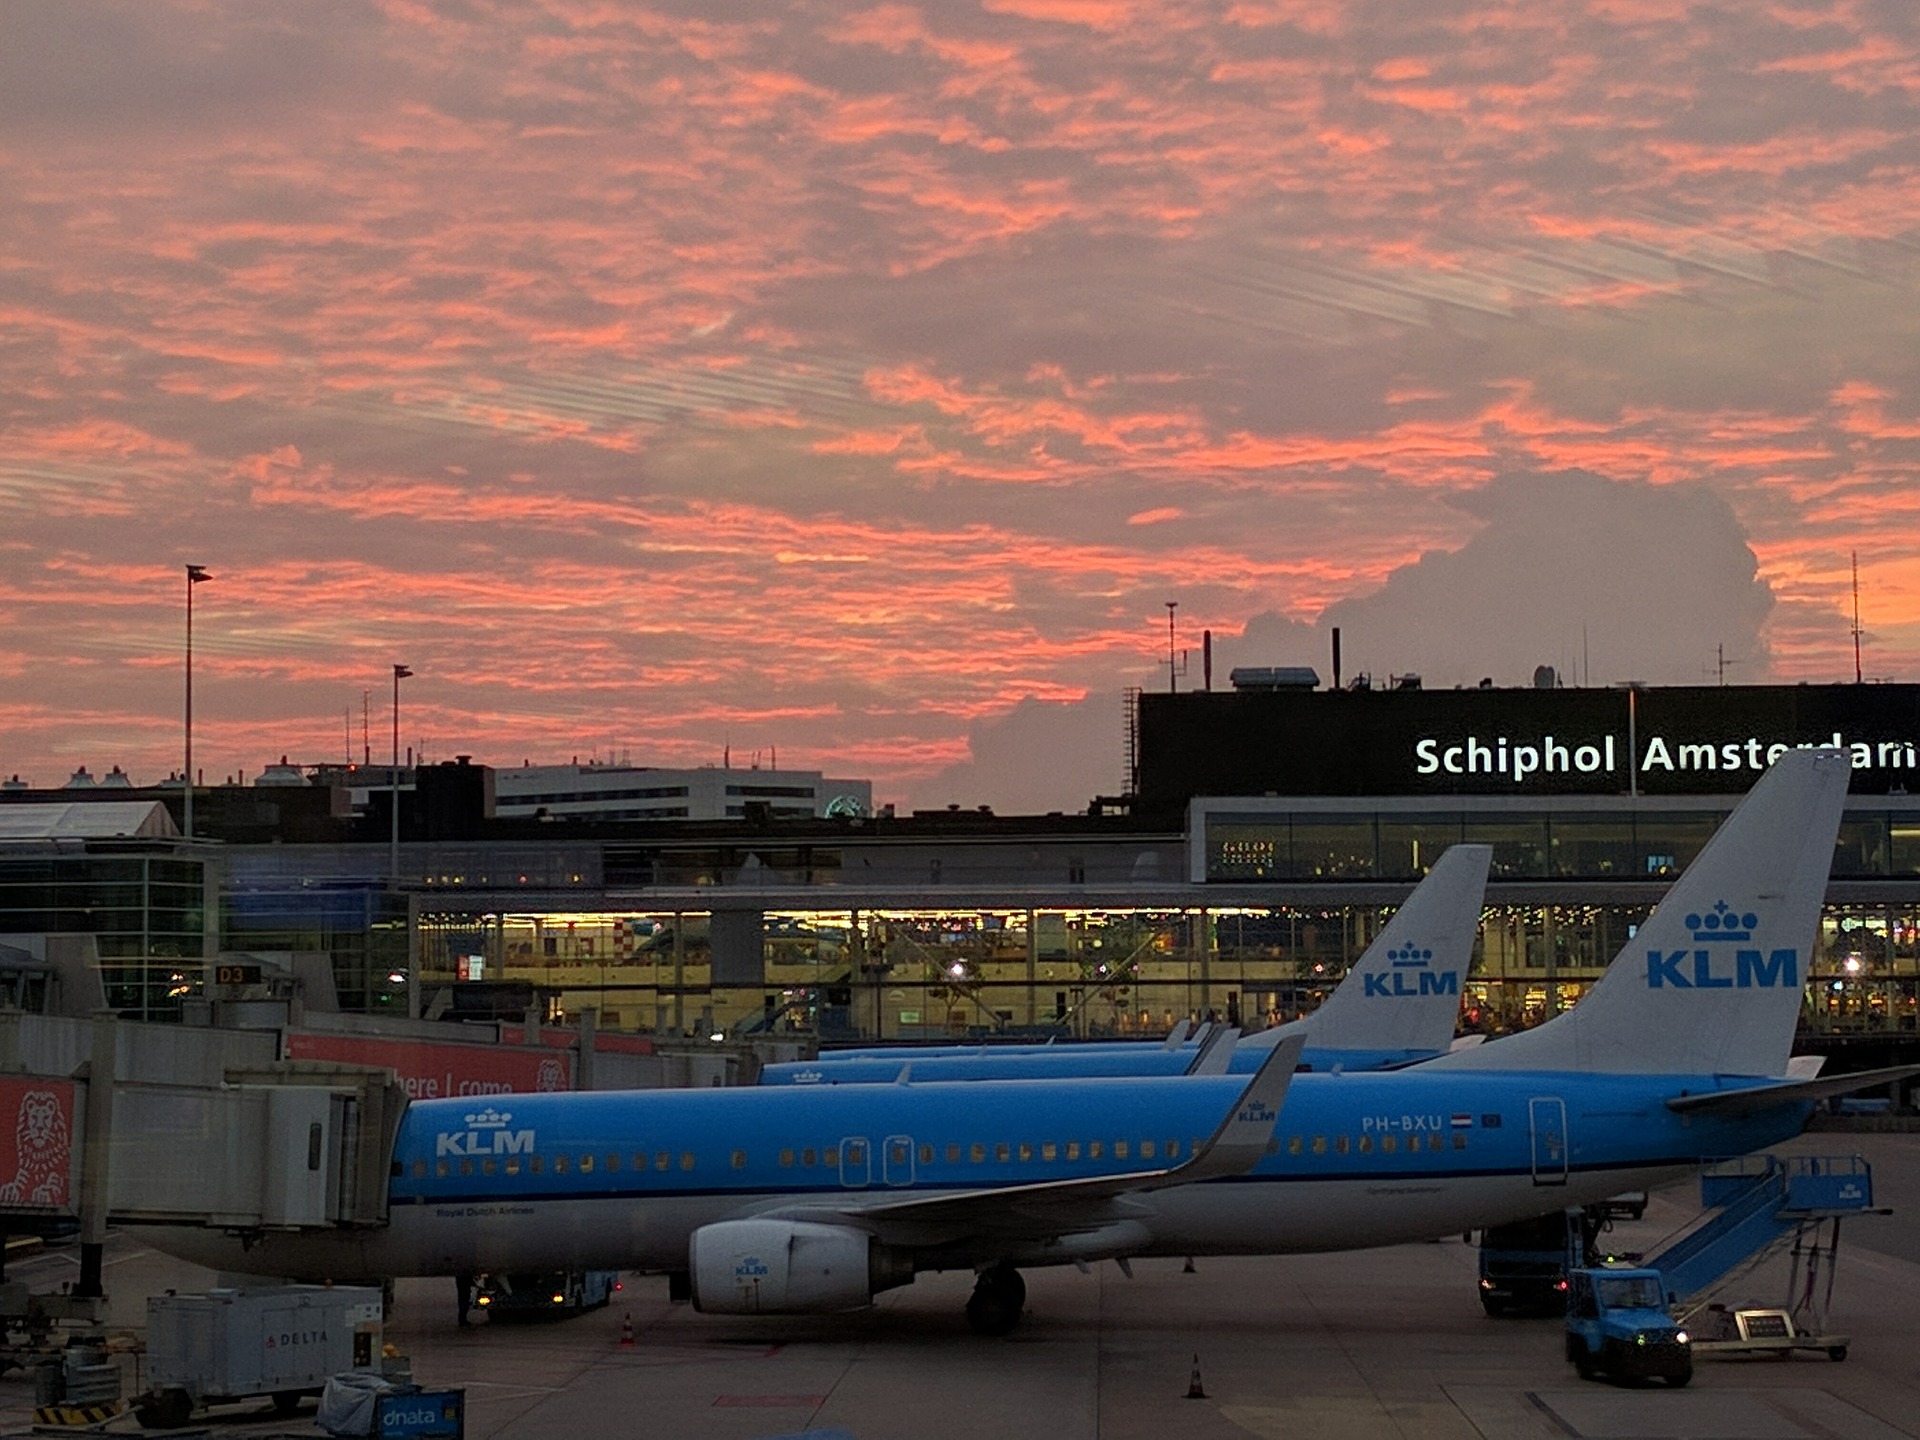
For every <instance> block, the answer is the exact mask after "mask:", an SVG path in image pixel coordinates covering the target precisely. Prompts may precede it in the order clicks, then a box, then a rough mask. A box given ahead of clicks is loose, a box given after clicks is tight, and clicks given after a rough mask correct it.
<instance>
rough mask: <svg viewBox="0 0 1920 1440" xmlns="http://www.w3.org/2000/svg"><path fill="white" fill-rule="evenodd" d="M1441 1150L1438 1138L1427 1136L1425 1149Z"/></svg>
mask: <svg viewBox="0 0 1920 1440" xmlns="http://www.w3.org/2000/svg"><path fill="white" fill-rule="evenodd" d="M1441 1148H1442V1146H1441V1144H1440V1137H1439V1136H1438V1135H1429V1136H1427V1149H1429V1150H1439V1149H1441Z"/></svg>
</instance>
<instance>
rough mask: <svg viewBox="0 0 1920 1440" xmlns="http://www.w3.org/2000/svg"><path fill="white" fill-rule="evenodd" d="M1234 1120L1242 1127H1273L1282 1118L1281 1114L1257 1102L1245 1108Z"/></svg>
mask: <svg viewBox="0 0 1920 1440" xmlns="http://www.w3.org/2000/svg"><path fill="white" fill-rule="evenodd" d="M1234 1118H1235V1119H1236V1120H1238V1121H1239V1122H1240V1123H1241V1124H1242V1125H1271V1124H1272V1123H1273V1122H1274V1121H1276V1120H1278V1119H1279V1118H1280V1112H1279V1111H1278V1110H1274V1109H1270V1108H1269V1107H1268V1106H1266V1105H1263V1104H1262V1103H1261V1102H1260V1101H1258V1100H1255V1101H1254V1102H1252V1103H1251V1104H1250V1105H1246V1106H1244V1107H1243V1108H1242V1109H1241V1111H1240V1113H1239V1114H1238V1115H1236V1116H1235V1117H1234Z"/></svg>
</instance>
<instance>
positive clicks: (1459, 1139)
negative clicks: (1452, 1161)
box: [1453, 1130, 1467, 1150]
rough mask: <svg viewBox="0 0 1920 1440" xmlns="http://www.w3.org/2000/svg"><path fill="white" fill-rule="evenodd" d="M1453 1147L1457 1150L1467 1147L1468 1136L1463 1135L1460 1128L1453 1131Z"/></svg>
mask: <svg viewBox="0 0 1920 1440" xmlns="http://www.w3.org/2000/svg"><path fill="white" fill-rule="evenodd" d="M1453 1148H1454V1149H1456V1150H1464V1149H1466V1148H1467V1137H1466V1136H1465V1135H1462V1134H1461V1133H1460V1132H1459V1131H1458V1130H1456V1131H1454V1132H1453Z"/></svg>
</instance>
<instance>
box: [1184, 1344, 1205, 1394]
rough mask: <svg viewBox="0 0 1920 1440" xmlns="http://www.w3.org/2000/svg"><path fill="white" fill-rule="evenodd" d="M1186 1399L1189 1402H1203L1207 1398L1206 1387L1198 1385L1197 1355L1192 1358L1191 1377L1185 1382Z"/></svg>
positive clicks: (1198, 1363) (1198, 1367)
mask: <svg viewBox="0 0 1920 1440" xmlns="http://www.w3.org/2000/svg"><path fill="white" fill-rule="evenodd" d="M1187 1398H1188V1399H1189V1400H1204V1399H1206V1398H1207V1387H1206V1386H1204V1385H1202V1384H1201V1383H1200V1357H1199V1356H1198V1355H1196V1356H1194V1357H1193V1375H1192V1376H1191V1378H1189V1379H1188V1381H1187Z"/></svg>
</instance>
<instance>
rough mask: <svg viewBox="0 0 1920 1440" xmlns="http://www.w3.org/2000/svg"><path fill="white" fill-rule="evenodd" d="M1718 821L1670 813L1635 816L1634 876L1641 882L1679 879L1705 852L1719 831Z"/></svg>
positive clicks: (1717, 817)
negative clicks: (1662, 877) (1702, 851)
mask: <svg viewBox="0 0 1920 1440" xmlns="http://www.w3.org/2000/svg"><path fill="white" fill-rule="evenodd" d="M1720 820H1721V817H1720V816H1718V815H1698V814H1676V813H1674V812H1672V811H1646V812H1642V813H1641V814H1640V815H1637V816H1635V817H1634V848H1635V850H1636V852H1637V854H1636V857H1635V861H1634V874H1635V875H1636V876H1638V877H1639V878H1641V879H1645V878H1646V877H1647V876H1650V875H1651V876H1666V875H1678V874H1679V873H1680V872H1681V871H1682V870H1684V869H1686V868H1687V866H1689V865H1691V864H1692V863H1693V857H1694V856H1696V855H1698V854H1699V853H1700V852H1701V850H1703V849H1704V848H1706V843H1707V841H1708V840H1709V839H1710V838H1711V837H1712V835H1713V832H1714V831H1715V830H1717V829H1719V828H1720Z"/></svg>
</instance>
